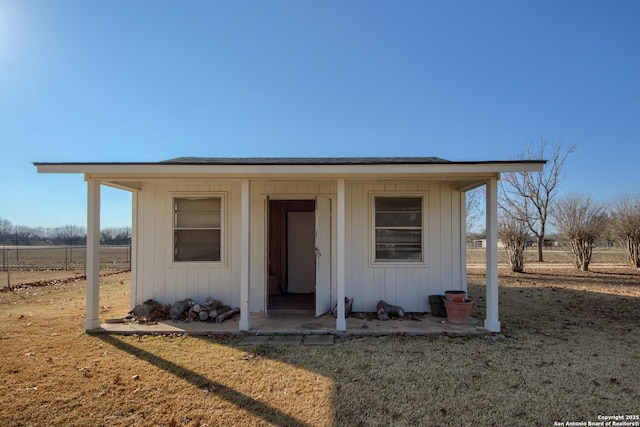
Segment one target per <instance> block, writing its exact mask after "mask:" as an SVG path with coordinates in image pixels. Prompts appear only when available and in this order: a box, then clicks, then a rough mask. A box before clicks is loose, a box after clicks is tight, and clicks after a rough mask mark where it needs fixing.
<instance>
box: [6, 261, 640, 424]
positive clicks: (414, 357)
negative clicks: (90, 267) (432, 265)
mask: <svg viewBox="0 0 640 427" xmlns="http://www.w3.org/2000/svg"><path fill="white" fill-rule="evenodd" d="M594 270H595V271H594V272H587V273H583V272H579V271H577V270H574V269H564V268H562V267H558V268H553V269H533V268H531V269H530V271H529V272H528V273H525V274H520V275H515V274H511V273H509V272H508V271H507V270H506V269H501V270H500V311H501V321H502V322H503V333H502V334H498V335H494V336H491V335H489V336H481V337H469V338H450V337H444V336H437V337H422V338H420V337H403V336H389V337H381V338H372V337H369V338H341V339H337V340H336V344H334V345H333V346H329V347H309V346H301V347H286V346H284V347H278V346H273V345H261V346H257V347H253V348H246V347H245V348H242V347H237V346H236V342H237V340H238V338H237V337H208V338H196V337H187V336H129V337H126V336H109V335H98V336H93V335H87V334H85V333H84V332H83V322H84V286H85V283H84V281H82V280H80V281H73V282H69V283H65V284H60V285H54V286H48V287H40V288H27V289H20V290H16V291H13V292H9V291H4V292H0V340H1V343H2V346H1V347H0V372H1V373H2V378H3V381H2V383H0V425H3V426H4V425H6V426H26V425H32V426H40V425H43V426H44V425H74V426H76V425H77V426H86V425H110V426H111V425H113V426H133V425H140V426H147V425H160V426H162V425H164V426H182V425H188V426H219V425H225V426H226V425H228V426H231V425H233V426H235V425H279V426H280V425H282V426H284V425H288V426H330V425H337V426H378V425H395V426H416V425H430V426H459V425H479V426H503V425H523V426H524V425H527V426H529V425H532V426H553V425H554V422H568V421H574V422H575V421H585V422H586V421H598V416H599V415H630V416H635V415H638V413H639V412H640V406H639V405H638V402H640V334H639V328H638V325H639V322H640V272H638V271H636V270H632V269H630V268H619V267H618V268H615V269H604V268H594ZM475 271H478V270H475ZM483 282H484V279H483V276H482V274H479V273H472V274H470V275H469V283H470V286H469V290H470V295H471V296H472V297H473V298H474V299H475V301H476V306H475V308H474V312H473V313H472V314H473V315H474V316H477V317H480V318H482V317H483V316H484V309H485V307H484V286H483ZM128 301H129V275H128V274H126V273H125V274H118V275H112V276H107V277H104V278H103V279H102V282H101V300H100V307H101V315H102V317H103V318H104V317H111V316H112V315H114V314H116V315H121V313H122V311H123V309H124V310H126V307H128Z"/></svg>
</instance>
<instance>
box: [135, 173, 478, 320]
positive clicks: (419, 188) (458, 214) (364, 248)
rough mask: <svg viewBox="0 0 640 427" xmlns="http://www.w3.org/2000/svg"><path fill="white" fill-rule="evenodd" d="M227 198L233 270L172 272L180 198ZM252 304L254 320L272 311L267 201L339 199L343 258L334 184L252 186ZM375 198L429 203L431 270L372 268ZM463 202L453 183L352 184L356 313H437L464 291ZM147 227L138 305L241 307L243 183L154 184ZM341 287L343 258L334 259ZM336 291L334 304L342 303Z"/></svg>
mask: <svg viewBox="0 0 640 427" xmlns="http://www.w3.org/2000/svg"><path fill="white" fill-rule="evenodd" d="M181 192H182V193H202V194H208V193H219V192H224V193H225V194H226V198H225V212H224V213H225V223H224V224H225V227H226V229H225V236H224V250H225V263H224V265H221V266H204V267H200V266H196V267H194V266H185V267H181V266H179V265H172V263H171V262H170V260H171V244H172V240H173V238H172V232H173V231H172V221H173V217H172V211H171V209H172V207H171V197H172V194H173V193H181ZM250 192H251V193H250V227H251V229H250V257H251V262H250V269H251V270H250V277H249V280H250V301H249V306H250V310H251V311H252V312H260V311H263V310H264V308H265V290H266V282H267V280H266V277H265V273H266V255H267V252H266V244H267V242H266V228H265V227H266V211H265V208H266V200H267V197H268V196H270V197H272V198H277V197H287V198H295V197H296V196H299V197H300V198H311V197H314V196H316V195H325V196H329V197H331V198H332V242H331V245H332V254H333V255H334V256H335V234H334V233H335V228H336V222H335V193H336V184H335V183H334V182H332V181H317V182H286V183H283V182H267V181H253V182H251V186H250ZM372 192H390V193H392V192H406V193H409V194H422V195H423V196H424V197H425V207H426V209H425V212H424V215H425V220H424V223H423V226H424V228H425V242H424V256H425V261H426V262H425V264H420V265H416V266H394V265H386V266H381V265H374V264H372V260H371V257H372V249H373V248H372V245H373V242H372V227H373V224H372V205H371V194H372ZM461 200H462V197H461V196H460V193H459V192H457V191H455V190H454V188H453V185H452V184H450V183H431V182H419V181H415V182H414V181H398V182H394V181H389V182H380V181H352V182H350V181H347V185H346V213H347V215H346V231H347V236H346V239H347V241H346V251H347V254H346V272H345V274H346V296H347V297H353V298H354V307H353V309H354V310H355V311H375V309H376V304H377V302H378V301H379V300H381V299H384V300H385V301H387V302H388V303H390V304H396V305H400V306H402V307H404V309H405V310H406V311H418V312H425V311H429V304H428V296H429V295H431V294H441V293H443V292H444V291H445V290H447V289H456V288H464V287H465V281H464V278H463V277H462V275H463V272H462V269H461V262H462V258H463V257H462V255H461V250H462V248H461V245H462V244H463V243H462V242H463V237H462V234H463V230H461V229H460V224H461V223H462V222H463V218H462V211H461V209H462V202H461ZM136 206H137V221H138V224H139V227H138V233H139V236H138V237H139V240H138V247H137V248H136V250H137V252H136V253H137V256H138V258H137V259H138V264H137V269H136V270H137V274H136V280H137V286H136V292H135V296H134V297H133V298H132V302H133V300H134V299H135V303H137V304H139V303H141V302H143V301H144V300H146V299H150V298H152V299H155V300H157V301H159V302H161V303H163V304H172V303H173V302H175V301H176V300H180V299H184V298H192V299H194V300H197V301H201V300H204V298H206V297H207V296H211V297H213V298H216V299H219V300H221V301H222V302H223V303H225V304H228V305H231V306H239V305H240V271H239V259H238V257H239V256H240V244H239V243H240V242H239V240H238V239H239V236H240V222H239V218H240V183H239V182H227V181H220V182H218V181H204V180H203V181H202V182H191V183H179V184H173V183H151V184H150V183H147V184H145V187H144V189H143V191H141V192H140V193H139V195H138V197H137V205H136ZM332 260H333V262H332V282H335V280H336V276H335V258H332ZM334 291H335V288H332V304H334V303H335V302H336V301H335V292H334Z"/></svg>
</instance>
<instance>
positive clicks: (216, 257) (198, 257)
mask: <svg viewBox="0 0 640 427" xmlns="http://www.w3.org/2000/svg"><path fill="white" fill-rule="evenodd" d="M174 233H175V234H174V242H175V247H174V260H175V261H220V247H221V244H220V243H221V239H220V230H176V231H175V232H174Z"/></svg>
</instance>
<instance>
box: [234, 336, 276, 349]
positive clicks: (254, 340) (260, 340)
mask: <svg viewBox="0 0 640 427" xmlns="http://www.w3.org/2000/svg"><path fill="white" fill-rule="evenodd" d="M269 339H271V337H268V336H265V335H249V336H247V337H244V338H242V339H241V340H240V341H238V345H242V346H244V345H260V344H264V343H266V342H267V341H269Z"/></svg>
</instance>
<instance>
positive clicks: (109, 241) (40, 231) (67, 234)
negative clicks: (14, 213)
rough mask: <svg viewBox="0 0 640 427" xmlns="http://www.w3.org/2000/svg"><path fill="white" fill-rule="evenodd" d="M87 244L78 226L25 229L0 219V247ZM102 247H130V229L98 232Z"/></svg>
mask: <svg viewBox="0 0 640 427" xmlns="http://www.w3.org/2000/svg"><path fill="white" fill-rule="evenodd" d="M86 244H87V230H86V228H85V227H82V226H79V225H63V226H61V227H52V228H45V227H27V226H23V225H13V224H12V223H11V221H9V220H8V219H3V218H0V245H2V246H35V245H56V246H58V245H60V246H83V245H86ZM100 244H102V245H130V244H131V227H108V228H103V229H102V230H100Z"/></svg>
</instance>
